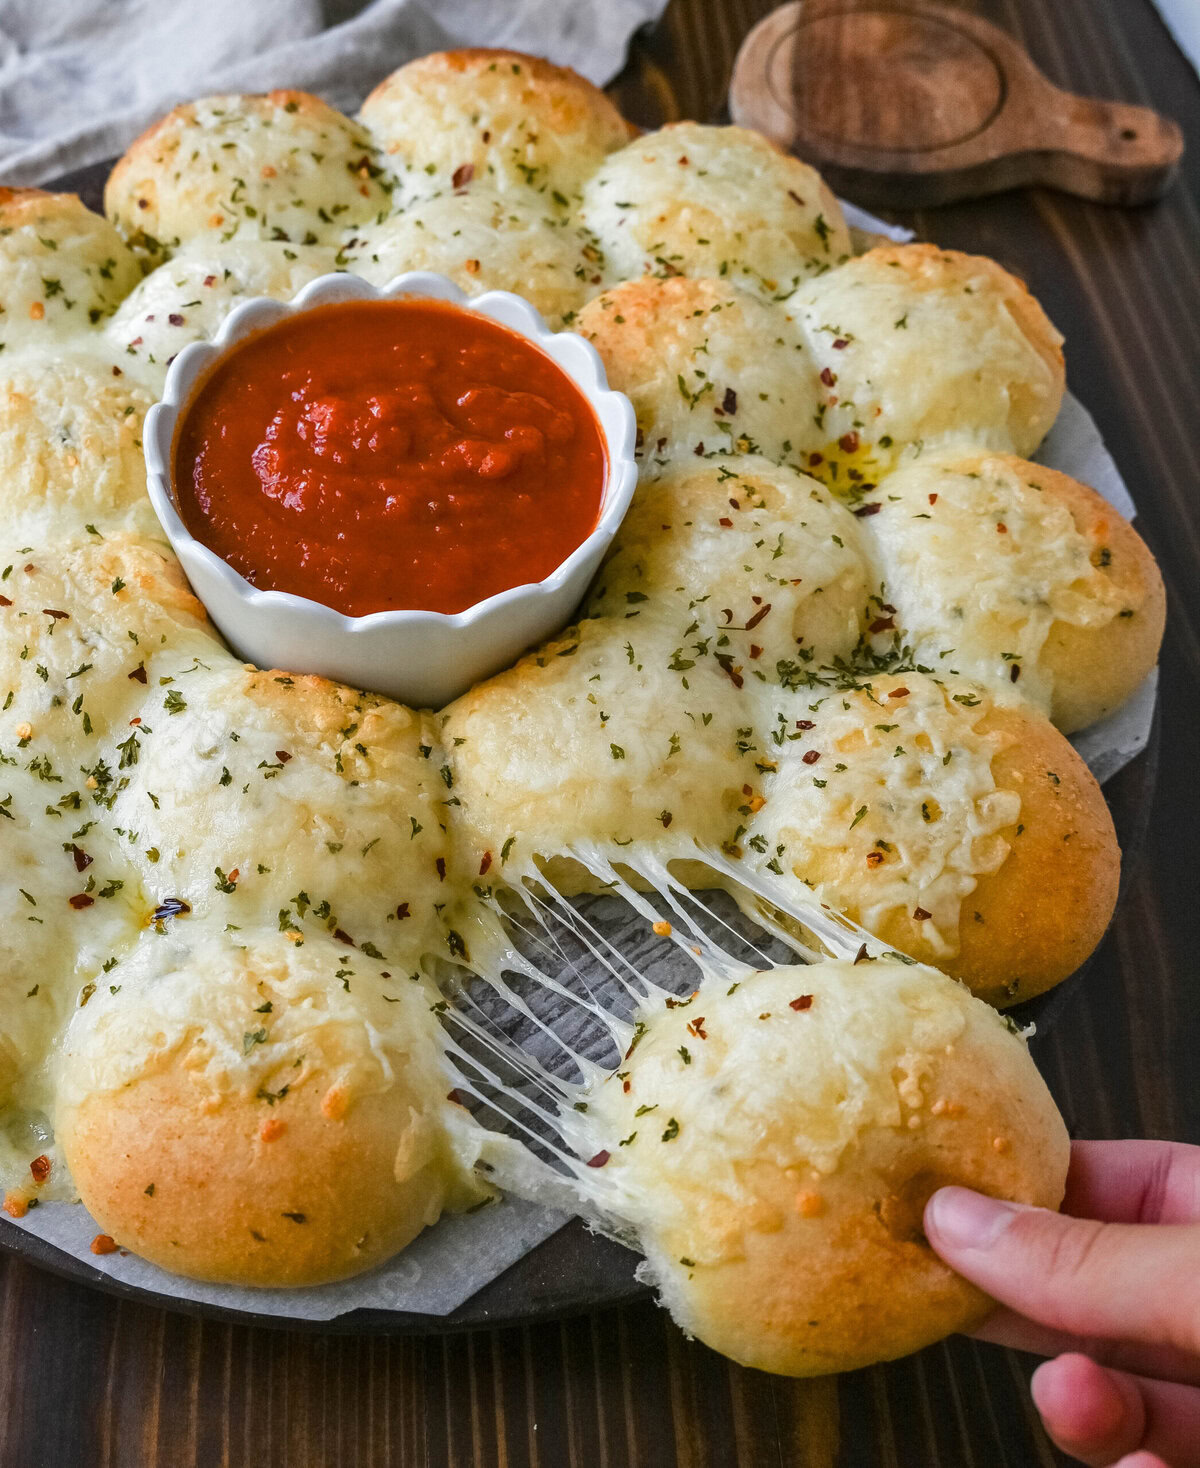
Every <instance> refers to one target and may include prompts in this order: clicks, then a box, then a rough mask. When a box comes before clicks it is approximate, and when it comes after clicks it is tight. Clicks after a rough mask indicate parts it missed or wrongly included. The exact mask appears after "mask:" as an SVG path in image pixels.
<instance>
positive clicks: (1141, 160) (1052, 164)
mask: <svg viewBox="0 0 1200 1468" xmlns="http://www.w3.org/2000/svg"><path fill="white" fill-rule="evenodd" d="M1039 80H1040V81H1042V82H1043V85H1042V86H1041V87H1039V88H1037V90H1036V93H1035V92H1033V89H1030V93H1031V95H1029V104H1030V105H1028V106H1027V107H1025V108H1020V109H1018V108H1017V107H1016V106H1014V105H1013V101H1015V99H1013V100H1012V101H1010V103H1009V105H1008V106H1006V107H1005V108H1004V109H1003V110H1002V112H1001V114H1000V116H999V117H998V118H997V119H996V122H995V124H994V125H993V127H992V128H991V129H989V132H990V133H991V137H990V138H989V139H988V141H989V143H990V144H991V148H992V151H993V154H994V157H995V158H996V161H997V162H1000V160H1001V158H1002V156H1003V155H1004V154H1009V155H1010V157H1009V164H1010V166H1011V167H1013V168H1015V169H1016V170H1017V171H1018V172H1019V173H1021V174H1022V175H1023V177H1021V178H1020V179H1019V180H1018V181H1020V182H1028V183H1041V184H1049V185H1050V186H1051V187H1052V188H1056V189H1063V190H1065V191H1066V192H1067V193H1070V194H1079V195H1081V196H1082V197H1083V198H1085V199H1095V200H1097V201H1099V202H1100V203H1103V204H1144V203H1147V202H1148V201H1149V200H1151V199H1156V198H1158V197H1159V196H1160V195H1161V194H1162V193H1163V192H1164V190H1165V189H1166V188H1167V187H1168V185H1169V184H1170V182H1171V179H1172V177H1173V176H1174V173H1175V169H1176V166H1177V165H1178V163H1179V159H1180V157H1181V155H1182V153H1183V134H1182V133H1181V131H1180V129H1179V126H1178V124H1177V123H1175V122H1172V121H1171V120H1170V119H1169V118H1166V117H1163V116H1162V115H1161V114H1160V113H1157V112H1155V111H1153V110H1152V109H1151V108H1149V107H1137V106H1134V105H1133V104H1132V103H1129V102H1106V101H1102V100H1100V99H1099V98H1096V97H1079V96H1076V95H1075V94H1074V93H1071V92H1064V91H1062V90H1060V89H1059V88H1058V87H1054V86H1051V85H1050V83H1049V82H1045V80H1044V78H1039Z"/></svg>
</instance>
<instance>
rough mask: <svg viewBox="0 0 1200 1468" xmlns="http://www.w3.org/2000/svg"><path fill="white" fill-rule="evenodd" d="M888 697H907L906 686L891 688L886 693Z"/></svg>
mask: <svg viewBox="0 0 1200 1468" xmlns="http://www.w3.org/2000/svg"><path fill="white" fill-rule="evenodd" d="M888 697H889V698H907V697H908V689H907V688H893V689H892V690H891V692H890V693H889V694H888Z"/></svg>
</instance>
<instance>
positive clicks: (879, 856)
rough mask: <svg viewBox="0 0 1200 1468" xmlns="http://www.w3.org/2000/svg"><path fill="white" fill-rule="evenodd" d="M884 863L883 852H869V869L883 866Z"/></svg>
mask: <svg viewBox="0 0 1200 1468" xmlns="http://www.w3.org/2000/svg"><path fill="white" fill-rule="evenodd" d="M882 862H883V852H882V851H868V852H867V865H868V866H869V867H877V866H880V865H881V864H882Z"/></svg>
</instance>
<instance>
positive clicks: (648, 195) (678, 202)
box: [579, 122, 850, 300]
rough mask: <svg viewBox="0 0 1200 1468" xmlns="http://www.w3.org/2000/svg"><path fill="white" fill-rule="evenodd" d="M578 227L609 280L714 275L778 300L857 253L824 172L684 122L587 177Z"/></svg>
mask: <svg viewBox="0 0 1200 1468" xmlns="http://www.w3.org/2000/svg"><path fill="white" fill-rule="evenodd" d="M579 218H580V219H581V220H582V221H583V223H584V224H585V225H586V227H587V228H588V229H590V230H592V231H593V233H594V234H595V235H596V236H597V238H598V240H599V242H600V244H601V246H602V248H603V250H604V253H605V259H606V264H607V267H608V271H609V275H610V278H611V279H612V280H629V279H632V278H634V277H636V276H639V275H662V276H670V275H703V276H714V277H719V278H720V279H721V280H726V281H729V282H731V283H732V284H734V285H738V286H741V287H742V288H743V289H745V290H748V291H753V292H754V293H755V294H756V295H759V296H762V297H764V298H765V299H766V300H778V299H781V298H782V297H784V296H786V295H787V294H788V293H789V292H790V291H793V290H795V289H796V287H797V286H798V285H799V284H800V282H801V281H802V280H804V279H806V278H807V277H808V276H810V275H819V274H821V273H822V272H823V271H826V270H829V269H831V268H832V267H833V266H835V265H840V264H842V263H843V262H844V261H845V260H846V259H847V258H848V257H849V255H850V235H849V231H848V230H847V228H846V224H845V221H844V220H843V218H842V210H841V206H840V205H839V204H838V201H837V199H836V198H835V197H834V195H833V193H832V192H831V191H830V189H829V188H828V187H827V186H826V184H825V183H824V182H823V180H822V179H821V176H820V174H818V173H817V171H816V169H814V168H810V167H809V166H808V164H806V163H801V162H800V160H799V159H798V158H792V157H790V156H789V155H788V154H787V153H784V152H783V151H782V150H781V149H779V148H777V147H776V146H775V145H774V144H773V143H771V142H768V140H767V139H766V138H764V137H763V136H762V134H761V133H755V132H750V131H748V130H747V129H746V128H742V127H706V126H704V125H703V124H702V123H698V122H675V123H671V124H669V125H668V126H667V127H664V128H661V129H660V130H659V131H658V132H653V133H646V134H645V135H644V136H642V137H640V138H636V139H635V140H634V141H633V142H632V143H629V144H627V146H626V147H624V148H622V149H621V150H620V151H619V152H616V153H612V154H610V155H609V156H608V157H607V158H606V159H605V160H604V162H603V163H602V164H601V166H600V167H599V168H598V169H597V171H596V172H595V173H594V174H593V175H592V177H591V178H590V179H588V181H587V183H586V184H585V185H584V188H583V203H582V205H581V207H580V211H579Z"/></svg>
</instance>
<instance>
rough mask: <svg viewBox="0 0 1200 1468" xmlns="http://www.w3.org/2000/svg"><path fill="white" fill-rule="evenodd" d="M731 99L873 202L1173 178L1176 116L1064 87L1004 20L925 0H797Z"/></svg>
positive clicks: (1137, 189) (1142, 188) (1134, 195)
mask: <svg viewBox="0 0 1200 1468" xmlns="http://www.w3.org/2000/svg"><path fill="white" fill-rule="evenodd" d="M729 106H730V111H731V113H732V116H733V119H734V121H735V122H738V123H741V124H742V125H743V126H746V127H753V128H757V129H758V130H759V131H760V132H763V133H766V135H767V136H768V137H770V138H772V139H774V140H775V141H776V142H777V143H779V144H780V145H781V146H783V147H786V148H790V149H792V150H793V151H794V152H796V153H798V154H799V155H800V156H801V157H802V158H804V159H806V160H807V161H808V162H810V163H813V164H814V165H816V166H817V167H818V168H820V169H821V170H822V172H823V173H825V174H826V176H827V177H828V179H829V181H830V183H832V184H833V186H834V187H835V188H837V189H839V190H841V191H843V192H845V193H847V194H849V195H850V196H851V197H852V198H854V199H856V200H859V201H861V202H862V203H864V204H877V205H884V206H888V207H896V208H921V207H925V206H928V205H934V204H946V203H949V202H951V201H952V200H954V199H964V198H971V197H974V196H977V195H980V194H990V193H997V192H999V191H1000V190H1002V189H1011V188H1016V187H1018V186H1020V185H1023V184H1049V185H1050V186H1051V187H1053V188H1058V189H1064V190H1066V192H1067V193H1071V194H1080V195H1082V196H1083V197H1084V198H1087V199H1096V200H1098V201H1100V202H1101V203H1106V204H1142V203H1145V202H1147V201H1148V200H1150V199H1156V198H1158V197H1159V196H1160V195H1161V194H1162V193H1164V192H1165V190H1166V189H1167V188H1168V186H1169V185H1170V183H1171V180H1172V179H1173V177H1174V175H1175V172H1176V168H1177V166H1178V163H1179V159H1180V156H1181V154H1182V152H1183V135H1182V133H1181V132H1180V129H1179V127H1178V126H1177V124H1176V123H1174V122H1172V121H1171V120H1170V119H1168V118H1165V117H1162V116H1161V115H1160V114H1159V113H1157V112H1154V111H1152V110H1151V109H1150V108H1148V107H1135V106H1131V105H1130V104H1128V103H1125V102H1103V101H1098V100H1096V99H1094V98H1091V97H1079V96H1076V95H1075V94H1073V93H1071V92H1064V91H1062V90H1061V89H1060V88H1058V87H1056V86H1054V85H1053V83H1051V82H1050V81H1048V80H1047V79H1046V77H1044V76H1043V75H1042V73H1041V72H1040V71H1039V70H1038V69H1037V67H1036V66H1034V64H1033V62H1032V61H1031V60H1030V58H1029V56H1028V54H1027V53H1026V52H1025V51H1024V50H1023V49H1022V47H1021V46H1019V45H1018V44H1017V42H1016V41H1014V40H1013V39H1012V37H1011V36H1008V35H1006V34H1005V33H1004V32H1003V31H1002V30H999V29H998V28H997V27H996V26H994V25H992V24H991V23H990V22H989V21H986V20H982V19H980V17H979V16H976V15H972V14H971V13H970V12H968V11H965V10H959V9H957V8H954V7H950V6H945V5H931V4H924V3H921V0H912V3H908V0H824V3H813V0H794V3H792V4H788V5H782V6H780V8H779V9H778V10H775V11H772V13H771V14H770V15H768V16H767V17H766V18H765V19H764V20H762V21H760V22H759V24H758V25H757V26H755V27H754V29H753V30H752V31H751V32H750V34H749V35H748V36H747V37H746V40H745V41H744V43H743V44H742V48H741V50H740V51H739V53H738V57H737V61H736V63H735V65H734V70H733V80H732V82H731V84H730V95H729Z"/></svg>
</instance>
